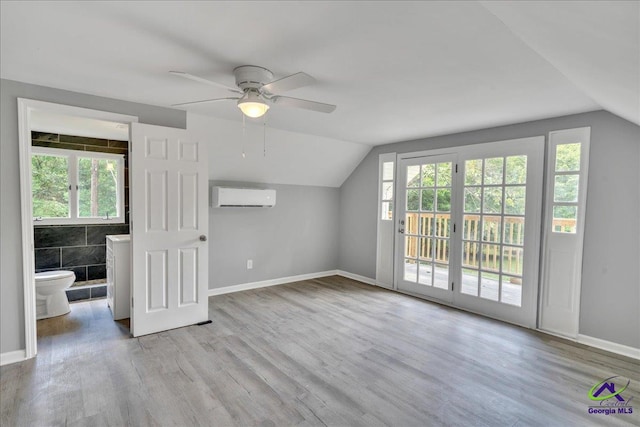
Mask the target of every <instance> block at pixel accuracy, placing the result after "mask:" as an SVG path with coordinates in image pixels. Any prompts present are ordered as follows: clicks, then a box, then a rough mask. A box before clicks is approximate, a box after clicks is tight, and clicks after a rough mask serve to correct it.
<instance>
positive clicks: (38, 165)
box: [31, 147, 124, 225]
mask: <svg viewBox="0 0 640 427" xmlns="http://www.w3.org/2000/svg"><path fill="white" fill-rule="evenodd" d="M31 191H32V197H33V202H32V204H33V222H34V224H37V225H54V224H60V225H62V224H102V223H105V222H109V223H124V156H123V155H119V154H108V153H94V152H88V151H78V150H62V149H58V148H47V147H32V149H31Z"/></svg>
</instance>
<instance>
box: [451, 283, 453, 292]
mask: <svg viewBox="0 0 640 427" xmlns="http://www.w3.org/2000/svg"><path fill="white" fill-rule="evenodd" d="M451 290H452V291H453V282H451Z"/></svg>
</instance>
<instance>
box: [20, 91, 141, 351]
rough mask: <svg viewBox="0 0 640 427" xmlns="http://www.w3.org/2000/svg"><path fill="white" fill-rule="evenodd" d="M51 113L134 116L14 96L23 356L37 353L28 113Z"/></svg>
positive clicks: (122, 120)
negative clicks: (18, 176)
mask: <svg viewBox="0 0 640 427" xmlns="http://www.w3.org/2000/svg"><path fill="white" fill-rule="evenodd" d="M33 111H45V112H48V113H54V114H63V115H69V116H77V117H84V118H89V119H98V120H104V121H110V122H117V123H125V124H129V123H132V122H137V121H138V117H136V116H129V115H125V114H118V113H110V112H108V111H100V110H92V109H89V108H81V107H73V106H70V105H63V104H55V103H52V102H44V101H37V100H34V99H25V98H18V145H19V162H20V208H21V231H22V284H23V288H24V341H25V358H26V359H30V358H32V357H35V355H36V354H37V351H38V349H37V338H38V337H37V333H36V287H35V278H34V274H35V254H34V244H33V216H32V212H33V206H32V200H31V113H32V112H33Z"/></svg>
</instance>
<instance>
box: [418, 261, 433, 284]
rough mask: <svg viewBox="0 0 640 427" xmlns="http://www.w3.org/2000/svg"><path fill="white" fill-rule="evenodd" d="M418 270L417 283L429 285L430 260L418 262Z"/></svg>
mask: <svg viewBox="0 0 640 427" xmlns="http://www.w3.org/2000/svg"><path fill="white" fill-rule="evenodd" d="M419 267H420V270H419V271H418V283H420V284H423V285H428V286H431V285H432V283H431V281H432V280H433V266H432V265H431V263H430V262H420V263H419Z"/></svg>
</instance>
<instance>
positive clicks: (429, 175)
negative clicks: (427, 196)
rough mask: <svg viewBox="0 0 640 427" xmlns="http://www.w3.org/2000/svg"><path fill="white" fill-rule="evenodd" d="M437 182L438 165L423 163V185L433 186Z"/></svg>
mask: <svg viewBox="0 0 640 427" xmlns="http://www.w3.org/2000/svg"><path fill="white" fill-rule="evenodd" d="M435 184H436V165H434V164H433V163H431V164H426V165H422V186H423V187H433V186H434V185H435Z"/></svg>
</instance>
